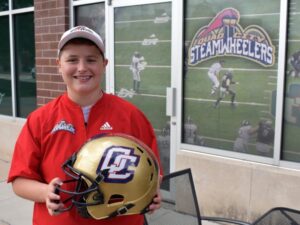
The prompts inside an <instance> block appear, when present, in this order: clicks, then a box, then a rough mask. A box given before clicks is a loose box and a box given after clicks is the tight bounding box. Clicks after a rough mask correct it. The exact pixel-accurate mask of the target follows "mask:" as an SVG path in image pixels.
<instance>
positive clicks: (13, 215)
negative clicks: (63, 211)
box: [0, 159, 216, 225]
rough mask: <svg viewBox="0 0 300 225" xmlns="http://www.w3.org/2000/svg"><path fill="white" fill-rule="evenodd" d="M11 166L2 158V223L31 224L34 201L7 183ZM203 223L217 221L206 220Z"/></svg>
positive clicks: (8, 224)
mask: <svg viewBox="0 0 300 225" xmlns="http://www.w3.org/2000/svg"><path fill="white" fill-rule="evenodd" d="M9 167H10V162H8V161H5V160H3V159H0V225H31V224H32V211H33V203H32V202H31V201H27V200H25V199H22V198H20V197H18V196H16V195H15V194H14V192H13V190H12V187H11V184H7V183H6V178H7V174H8V171H9ZM159 214H160V213H159V212H158V214H157V215H159ZM176 222H177V223H176ZM174 224H178V221H174ZM202 224H203V225H215V224H216V223H212V222H207V221H204V222H203V223H202Z"/></svg>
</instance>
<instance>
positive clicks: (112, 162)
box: [97, 146, 140, 183]
mask: <svg viewBox="0 0 300 225" xmlns="http://www.w3.org/2000/svg"><path fill="white" fill-rule="evenodd" d="M139 160H140V157H139V156H138V155H135V154H134V149H132V148H128V147H123V146H112V147H110V148H108V149H106V151H105V153H104V154H103V157H102V159H101V161H100V164H99V167H98V169H97V173H98V172H99V171H103V170H108V173H107V176H104V181H105V182H108V183H109V182H110V183H127V182H129V181H131V180H132V178H133V176H134V170H130V167H131V166H133V167H136V166H137V165H138V163H139Z"/></svg>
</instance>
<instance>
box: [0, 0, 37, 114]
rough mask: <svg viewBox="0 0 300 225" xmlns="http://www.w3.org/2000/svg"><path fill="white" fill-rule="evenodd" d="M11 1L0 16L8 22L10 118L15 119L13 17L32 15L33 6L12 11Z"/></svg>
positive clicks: (10, 0)
mask: <svg viewBox="0 0 300 225" xmlns="http://www.w3.org/2000/svg"><path fill="white" fill-rule="evenodd" d="M12 7H13V6H12V0H9V4H8V10H7V11H1V12H0V16H8V18H9V19H8V20H9V25H8V26H9V49H10V71H11V73H10V76H11V92H12V93H11V96H12V115H11V116H12V117H13V118H16V117H17V113H18V112H17V99H16V98H17V94H16V91H17V89H16V69H15V43H14V37H15V36H14V35H15V32H14V16H15V15H18V14H23V13H34V6H31V7H26V8H21V9H13V8H12Z"/></svg>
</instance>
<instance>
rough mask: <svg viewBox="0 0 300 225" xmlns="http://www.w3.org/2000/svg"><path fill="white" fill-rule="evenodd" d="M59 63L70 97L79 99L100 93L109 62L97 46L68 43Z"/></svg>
mask: <svg viewBox="0 0 300 225" xmlns="http://www.w3.org/2000/svg"><path fill="white" fill-rule="evenodd" d="M57 62H58V67H59V71H60V73H61V74H62V77H63V80H64V82H65V84H66V85H67V90H68V94H69V95H71V96H74V97H76V98H77V97H79V96H88V95H93V94H96V93H99V89H100V83H101V81H102V76H103V74H104V71H105V67H106V65H107V60H106V59H104V58H103V56H102V54H101V53H100V50H99V49H98V48H97V47H96V46H95V45H90V44H85V43H82V44H78V43H76V44H75V43H68V44H66V45H65V46H64V48H63V50H62V51H61V54H60V56H59V58H58V60H57Z"/></svg>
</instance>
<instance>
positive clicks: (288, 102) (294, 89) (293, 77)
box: [282, 0, 300, 162]
mask: <svg viewBox="0 0 300 225" xmlns="http://www.w3.org/2000/svg"><path fill="white" fill-rule="evenodd" d="M288 8H289V10H290V11H289V17H288V37H287V54H286V55H287V58H286V73H285V78H286V80H285V102H284V108H285V110H284V120H283V121H284V122H283V131H284V132H283V141H282V143H283V145H282V159H283V160H289V161H294V162H300V148H299V146H300V139H299V133H300V31H299V29H298V24H299V22H300V3H299V2H298V1H296V0H291V1H289V7H288Z"/></svg>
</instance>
